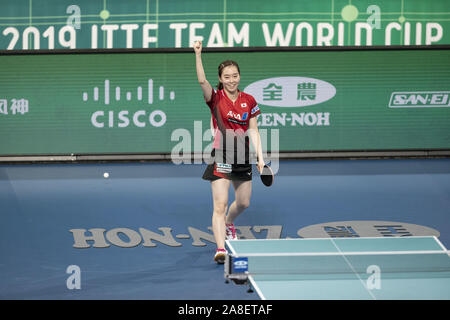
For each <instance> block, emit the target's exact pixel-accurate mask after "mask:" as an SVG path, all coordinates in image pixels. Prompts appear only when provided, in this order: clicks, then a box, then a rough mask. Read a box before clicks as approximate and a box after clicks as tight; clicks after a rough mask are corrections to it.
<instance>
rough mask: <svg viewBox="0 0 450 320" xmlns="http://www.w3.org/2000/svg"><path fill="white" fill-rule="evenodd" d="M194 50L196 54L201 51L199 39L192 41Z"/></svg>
mask: <svg viewBox="0 0 450 320" xmlns="http://www.w3.org/2000/svg"><path fill="white" fill-rule="evenodd" d="M194 51H195V53H196V54H201V53H202V42H201V41H195V43H194Z"/></svg>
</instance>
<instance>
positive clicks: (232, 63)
mask: <svg viewBox="0 0 450 320" xmlns="http://www.w3.org/2000/svg"><path fill="white" fill-rule="evenodd" d="M229 66H235V67H236V68H237V70H238V72H239V74H241V70H240V69H239V65H238V64H237V62H236V61H233V60H225V61H224V62H222V63H221V64H219V67H218V69H219V78H220V77H221V76H222V72H223V69H225V67H229ZM217 89H218V90H222V89H223V84H222V82H220V81H219V83H218V84H217Z"/></svg>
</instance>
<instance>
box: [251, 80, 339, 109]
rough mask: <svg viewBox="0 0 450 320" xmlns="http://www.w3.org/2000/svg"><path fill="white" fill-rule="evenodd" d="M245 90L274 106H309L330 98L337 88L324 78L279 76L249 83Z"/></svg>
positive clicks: (258, 99) (259, 100)
mask: <svg viewBox="0 0 450 320" xmlns="http://www.w3.org/2000/svg"><path fill="white" fill-rule="evenodd" d="M244 91H245V92H247V93H249V94H251V95H252V96H253V97H254V98H255V99H256V101H257V102H258V103H259V104H262V105H266V106H272V107H285V108H289V107H307V106H311V105H315V104H319V103H322V102H325V101H328V100H330V99H331V98H333V97H334V96H335V95H336V88H335V87H334V86H333V85H332V84H330V83H328V82H326V81H323V80H319V79H314V78H307V77H277V78H269V79H264V80H259V81H256V82H253V83H251V84H249V85H248V86H247V87H246V88H245V89H244Z"/></svg>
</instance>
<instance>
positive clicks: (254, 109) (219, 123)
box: [207, 89, 261, 163]
mask: <svg viewBox="0 0 450 320" xmlns="http://www.w3.org/2000/svg"><path fill="white" fill-rule="evenodd" d="M207 105H208V106H209V108H210V109H211V114H212V118H213V126H214V142H213V149H216V150H224V151H225V150H226V149H227V146H230V145H231V142H230V140H228V143H229V144H227V139H230V135H232V136H233V151H234V153H239V151H240V150H245V158H246V159H248V143H249V142H248V137H246V136H245V133H246V132H247V130H248V127H249V123H250V119H251V118H254V117H256V116H257V115H259V114H260V113H261V111H260V110H259V107H258V104H257V103H256V100H255V98H253V96H251V95H249V94H247V93H245V92H242V91H239V94H238V97H237V99H236V101H235V102H233V101H231V99H230V98H228V96H227V94H226V93H225V90H223V89H222V90H217V91H216V90H214V89H212V95H211V100H210V101H209V102H207ZM218 133H220V134H218ZM239 144H243V146H240V145H239ZM240 147H244V149H241V148H240ZM228 163H229V161H228Z"/></svg>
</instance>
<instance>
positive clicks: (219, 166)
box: [202, 150, 252, 181]
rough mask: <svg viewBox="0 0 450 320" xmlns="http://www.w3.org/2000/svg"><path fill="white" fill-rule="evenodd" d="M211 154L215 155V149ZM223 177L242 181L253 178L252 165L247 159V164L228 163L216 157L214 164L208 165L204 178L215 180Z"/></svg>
mask: <svg viewBox="0 0 450 320" xmlns="http://www.w3.org/2000/svg"><path fill="white" fill-rule="evenodd" d="M211 156H212V157H214V156H215V152H214V150H213V152H212V153H211ZM236 162H237V161H236ZM221 178H224V179H228V180H240V181H249V180H252V165H251V164H250V163H249V162H248V161H247V159H246V163H245V164H227V163H222V162H218V161H217V159H215V161H214V162H213V163H212V164H210V165H208V166H207V167H206V170H205V172H204V173H203V177H202V179H204V180H208V181H214V180H217V179H221Z"/></svg>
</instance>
